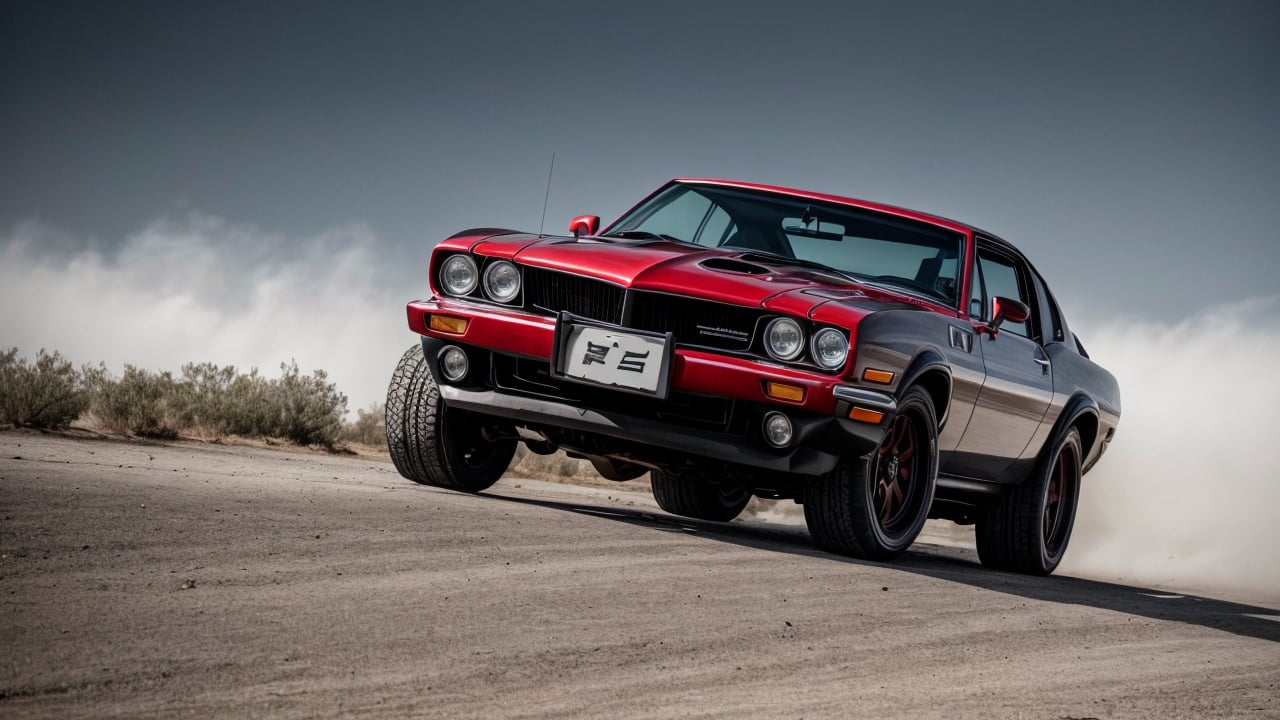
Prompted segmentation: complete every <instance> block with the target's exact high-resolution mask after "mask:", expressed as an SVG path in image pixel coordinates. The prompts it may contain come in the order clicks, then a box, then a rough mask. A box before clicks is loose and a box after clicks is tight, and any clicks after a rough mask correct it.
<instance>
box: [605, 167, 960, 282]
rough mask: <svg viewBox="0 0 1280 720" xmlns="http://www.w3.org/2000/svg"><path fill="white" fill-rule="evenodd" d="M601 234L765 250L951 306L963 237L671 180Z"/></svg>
mask: <svg viewBox="0 0 1280 720" xmlns="http://www.w3.org/2000/svg"><path fill="white" fill-rule="evenodd" d="M605 234H606V235H622V236H631V237H639V236H649V237H663V238H666V239H674V240H680V241H682V242H690V243H697V244H699V245H705V246H707V247H729V248H742V249H747V250H759V251H763V252H769V253H773V254H775V255H781V256H783V257H786V258H794V259H797V260H802V261H806V262H810V263H819V264H822V265H825V266H827V267H829V268H832V269H833V270H838V271H839V272H841V273H844V274H846V275H851V276H853V277H855V278H857V279H859V280H864V281H868V282H872V283H878V284H882V285H888V286H893V287H895V288H898V289H903V290H907V291H911V292H914V293H916V294H920V295H924V296H926V297H928V298H930V299H932V300H935V301H939V302H942V303H943V304H946V305H949V306H952V307H958V303H957V297H956V293H957V288H958V287H959V285H960V268H961V267H963V265H962V264H961V263H960V262H958V259H959V258H960V256H961V255H962V254H963V252H964V237H963V236H962V235H960V234H959V233H956V232H952V231H950V230H946V229H943V228H939V227H936V226H933V225H929V224H927V223H921V222H916V221H913V220H907V219H903V218H899V217H895V216H893V215H887V214H884V213H878V212H873V211H869V210H863V209H860V208H852V207H848V206H844V205H837V204H832V203H823V202H817V201H810V200H805V199H803V198H794V197H790V196H787V195H781V194H776V193H770V192H763V191H754V190H743V189H738V188H725V187H717V186H714V185H711V186H705V185H683V184H676V185H672V186H671V187H670V188H667V189H666V190H664V191H662V192H660V193H658V194H657V195H655V196H654V197H653V198H651V199H650V200H649V201H648V202H645V203H643V204H641V205H640V206H639V207H637V208H635V209H634V210H632V211H631V212H629V213H627V214H626V215H624V216H623V217H622V218H621V219H619V220H618V221H617V222H616V223H614V224H613V225H612V226H611V227H610V228H609V229H608V230H607V231H606V232H605Z"/></svg>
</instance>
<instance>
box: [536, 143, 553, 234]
mask: <svg viewBox="0 0 1280 720" xmlns="http://www.w3.org/2000/svg"><path fill="white" fill-rule="evenodd" d="M555 171H556V154H555V153H554V152H553V153H551V169H550V170H548V171H547V194H546V195H543V196H542V222H540V223H538V237H542V229H543V228H544V227H546V226H547V201H548V200H550V199H551V174H552V173H554V172H555Z"/></svg>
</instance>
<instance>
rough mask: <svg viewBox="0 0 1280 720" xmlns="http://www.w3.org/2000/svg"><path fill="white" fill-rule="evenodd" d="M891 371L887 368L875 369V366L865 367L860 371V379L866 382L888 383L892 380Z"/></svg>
mask: <svg viewBox="0 0 1280 720" xmlns="http://www.w3.org/2000/svg"><path fill="white" fill-rule="evenodd" d="M893 375H894V374H893V373H892V372H889V371H888V370H876V369H875V368H867V369H866V370H863V371H862V379H863V380H866V381H867V382H873V383H879V384H881V385H888V384H889V383H891V382H893Z"/></svg>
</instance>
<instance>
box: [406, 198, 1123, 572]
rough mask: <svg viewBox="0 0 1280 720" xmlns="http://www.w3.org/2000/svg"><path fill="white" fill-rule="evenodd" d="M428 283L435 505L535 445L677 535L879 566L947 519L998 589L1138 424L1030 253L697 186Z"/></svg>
mask: <svg viewBox="0 0 1280 720" xmlns="http://www.w3.org/2000/svg"><path fill="white" fill-rule="evenodd" d="M429 277H430V290H431V295H430V297H428V298H427V299H425V300H419V301H415V302H410V303H409V304H408V307H407V313H408V324H409V328H410V330H412V331H413V332H415V333H417V334H418V335H419V336H420V338H419V341H418V342H415V343H414V344H413V345H412V347H410V348H409V349H408V351H406V352H405V354H404V356H403V357H402V358H401V359H400V362H399V364H398V366H397V367H396V369H395V372H394V374H393V377H392V381H391V386H390V389H389V392H388V397H387V411H386V413H387V416H386V419H387V439H388V445H389V447H390V452H391V456H392V459H393V461H394V462H395V465H396V468H397V469H398V470H399V472H400V473H401V474H402V475H404V476H405V477H406V478H408V479H410V480H413V481H415V482H419V483H425V484H429V485H436V486H440V487H445V488H453V489H456V490H461V491H466V492H479V491H482V490H484V489H486V488H488V487H490V486H491V485H492V484H493V483H494V482H496V481H497V480H498V478H499V477H500V476H501V475H502V474H503V472H504V471H505V470H506V469H507V466H508V465H509V464H510V463H511V460H512V457H513V455H514V453H515V450H516V447H517V445H518V444H519V443H523V444H524V445H525V446H526V447H527V448H528V449H529V450H530V451H532V452H534V453H553V452H556V451H557V450H563V451H565V452H567V453H569V454H570V455H572V456H574V457H579V458H586V459H589V460H590V461H591V463H592V465H593V466H594V467H595V469H596V470H597V471H598V472H599V473H600V474H601V475H602V476H603V477H605V478H608V479H610V480H628V479H633V478H638V477H640V476H642V475H643V474H645V473H648V474H649V476H650V483H651V485H652V489H653V494H654V497H655V499H656V500H657V503H658V505H659V506H660V507H661V508H662V509H664V510H666V511H668V512H671V513H674V514H677V515H682V516H687V517H691V518H698V519H702V520H710V521H729V520H732V519H733V518H734V517H736V516H737V515H738V514H739V513H741V512H742V510H743V509H744V507H745V506H746V505H747V503H748V501H749V500H750V499H751V498H752V496H756V497H760V498H770V499H790V500H793V501H795V502H797V503H800V504H802V505H803V507H804V516H805V520H806V523H807V525H808V528H809V531H810V534H811V535H812V537H813V539H814V541H815V542H816V544H817V545H818V546H819V547H821V548H823V549H826V550H829V551H832V552H835V553H841V554H845V555H850V556H854V557H860V558H867V559H873V560H887V559H892V558H894V557H895V556H897V555H899V554H900V553H902V552H903V551H904V550H906V549H907V548H908V547H909V546H910V545H911V544H912V543H913V542H914V541H915V539H916V537H917V535H918V534H919V533H920V530H921V528H922V526H923V525H924V523H925V521H926V519H928V518H931V517H933V518H944V519H949V520H952V521H955V522H958V523H963V524H969V523H973V524H975V525H976V528H975V534H976V538H977V549H978V554H979V557H980V559H981V561H982V563H983V564H984V565H987V566H989V567H992V568H997V569H1003V570H1009V571H1015V572H1023V573H1030V574H1048V573H1051V572H1053V570H1054V569H1055V568H1056V567H1057V566H1058V563H1059V562H1060V561H1061V559H1062V556H1063V553H1064V551H1065V550H1066V547H1067V543H1068V540H1069V539H1070V537H1071V531H1072V527H1073V523H1074V520H1075V514H1076V504H1077V500H1078V498H1079V495H1080V492H1081V488H1082V485H1081V480H1082V478H1083V476H1084V474H1085V473H1086V472H1088V471H1089V470H1090V469H1091V468H1092V467H1093V465H1094V464H1095V463H1096V462H1097V461H1098V459H1099V458H1100V457H1101V456H1102V454H1103V452H1104V451H1105V450H1106V449H1107V446H1108V444H1109V443H1110V442H1111V440H1112V437H1113V435H1114V433H1115V429H1116V426H1117V423H1118V422H1119V417H1120V397H1119V389H1118V387H1117V384H1116V381H1115V379H1114V378H1113V377H1112V376H1111V375H1110V374H1109V373H1108V372H1107V371H1106V370H1104V369H1102V368H1101V367H1099V366H1098V365H1096V364H1095V363H1094V362H1092V361H1091V360H1090V359H1089V355H1088V353H1086V352H1085V349H1084V347H1083V346H1082V344H1081V343H1080V341H1079V339H1078V338H1077V337H1076V336H1075V334H1074V333H1073V332H1072V331H1071V329H1070V327H1069V325H1068V324H1067V319H1066V317H1065V316H1064V315H1063V313H1062V310H1061V308H1060V306H1059V305H1058V303H1057V301H1056V300H1055V299H1054V296H1053V293H1051V292H1050V290H1049V287H1048V285H1047V284H1046V283H1045V282H1044V280H1043V279H1042V278H1041V276H1040V274H1039V273H1038V272H1036V270H1035V268H1033V267H1032V266H1031V264H1030V263H1029V262H1028V261H1027V259H1026V258H1025V257H1024V256H1023V255H1022V253H1020V252H1019V251H1018V250H1017V249H1016V248H1014V246H1013V245H1011V244H1010V243H1008V242H1005V241H1003V240H1001V239H999V238H997V237H996V236H995V235H992V234H991V233H987V232H984V231H982V230H979V229H977V228H974V227H971V226H969V225H966V224H962V223H959V222H955V221H951V220H947V219H944V218H941V217H936V216H932V215H927V214H924V213H920V212H915V211H910V210H905V209H902V208H898V207H893V206H888V205H882V204H878V203H872V202H866V201H862V200H855V199H851V198H844V197H837V196H833V195H826V194H821V193H814V192H806V191H800V190H792V189H786V188H779V187H772V186H766V185H757V184H751V183H744V182H730V181H724V180H707V179H678V180H673V181H671V182H669V183H667V184H666V185H664V186H662V187H660V188H659V189H658V190H656V191H655V192H654V193H652V194H651V195H650V196H649V197H647V198H645V199H644V200H643V201H641V202H640V203H639V204H638V205H636V206H635V207H634V208H632V209H631V210H629V211H627V212H626V213H624V214H623V215H622V216H621V217H620V218H618V219H617V220H616V221H614V222H613V223H612V224H610V225H609V226H607V227H605V228H603V229H601V228H600V220H599V218H598V217H595V216H591V215H583V216H579V217H577V218H575V219H574V220H573V221H572V222H571V223H570V225H569V234H567V235H564V236H548V235H542V234H536V235H535V234H527V233H521V232H515V231H512V230H505V229H499V228H477V229H472V230H467V231H464V232H460V233H457V234H455V235H454V236H452V237H450V238H448V239H446V240H444V241H442V242H440V243H439V244H438V245H437V246H436V247H435V249H434V250H433V252H432V256H431V264H430V275H429Z"/></svg>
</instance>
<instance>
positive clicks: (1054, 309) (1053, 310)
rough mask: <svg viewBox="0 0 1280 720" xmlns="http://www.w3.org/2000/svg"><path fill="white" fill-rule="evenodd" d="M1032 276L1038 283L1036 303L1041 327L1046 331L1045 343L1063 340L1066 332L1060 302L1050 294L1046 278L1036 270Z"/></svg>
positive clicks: (1036, 283)
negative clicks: (1059, 306) (1059, 308)
mask: <svg viewBox="0 0 1280 720" xmlns="http://www.w3.org/2000/svg"><path fill="white" fill-rule="evenodd" d="M1031 278H1032V280H1033V281H1034V282H1035V285H1036V303H1037V306H1038V307H1039V309H1040V314H1039V318H1040V328H1041V329H1042V330H1043V331H1044V344H1046V345H1047V344H1049V343H1052V342H1062V341H1063V340H1064V339H1065V337H1066V333H1065V332H1063V329H1062V312H1061V311H1059V310H1058V303H1056V302H1054V300H1053V296H1052V295H1050V294H1049V288H1048V286H1046V285H1045V282H1044V278H1042V277H1040V275H1039V274H1038V273H1034V272H1033V273H1032V274H1031Z"/></svg>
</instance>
